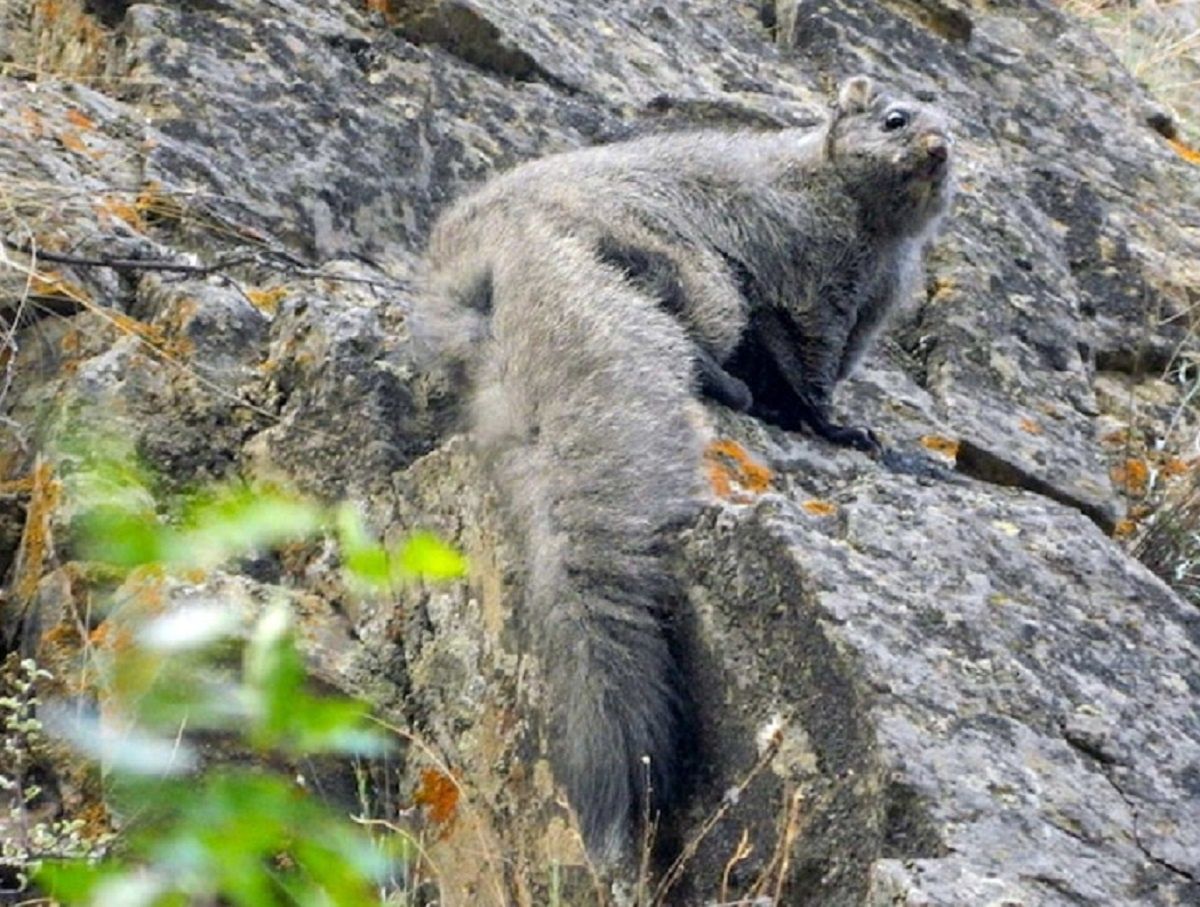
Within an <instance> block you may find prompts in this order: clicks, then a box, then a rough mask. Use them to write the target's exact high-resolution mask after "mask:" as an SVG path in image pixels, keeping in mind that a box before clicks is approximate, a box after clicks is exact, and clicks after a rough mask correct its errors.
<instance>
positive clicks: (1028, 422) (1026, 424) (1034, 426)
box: [1020, 417, 1044, 435]
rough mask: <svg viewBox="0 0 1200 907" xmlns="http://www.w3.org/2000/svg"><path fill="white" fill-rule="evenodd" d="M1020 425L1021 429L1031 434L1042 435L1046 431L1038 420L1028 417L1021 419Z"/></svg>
mask: <svg viewBox="0 0 1200 907" xmlns="http://www.w3.org/2000/svg"><path fill="white" fill-rule="evenodd" d="M1020 426H1021V431H1023V432H1027V433H1029V434H1031V435H1040V434H1041V433H1042V432H1043V431H1044V429H1043V428H1042V426H1041V425H1040V424H1038V422H1037V421H1035V420H1034V419H1030V418H1028V417H1026V418H1024V419H1022V420H1021V422H1020Z"/></svg>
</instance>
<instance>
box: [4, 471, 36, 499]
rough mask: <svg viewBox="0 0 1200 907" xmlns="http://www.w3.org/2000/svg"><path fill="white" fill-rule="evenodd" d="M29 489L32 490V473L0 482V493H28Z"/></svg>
mask: <svg viewBox="0 0 1200 907" xmlns="http://www.w3.org/2000/svg"><path fill="white" fill-rule="evenodd" d="M31 491H33V476H32V475H28V476H22V477H21V478H19V479H9V480H8V481H5V482H0V494H29V492H31Z"/></svg>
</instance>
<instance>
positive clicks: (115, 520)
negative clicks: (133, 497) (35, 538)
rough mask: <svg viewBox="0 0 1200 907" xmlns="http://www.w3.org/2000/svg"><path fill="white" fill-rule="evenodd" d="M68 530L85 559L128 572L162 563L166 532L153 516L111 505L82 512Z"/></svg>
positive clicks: (167, 543)
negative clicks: (76, 540) (75, 539)
mask: <svg viewBox="0 0 1200 907" xmlns="http://www.w3.org/2000/svg"><path fill="white" fill-rule="evenodd" d="M71 528H72V530H73V532H74V533H75V534H76V536H77V538H78V539H79V548H80V556H81V557H82V558H83V559H84V560H89V561H100V562H101V563H105V564H112V565H113V566H115V567H121V568H123V569H127V570H128V569H132V568H133V567H140V566H142V565H143V564H151V563H156V562H158V561H161V560H162V559H163V557H164V554H165V552H166V550H167V547H168V545H169V542H168V536H169V532H168V531H167V530H165V529H164V528H163V527H162V526H160V525H159V524H158V520H157V519H156V518H155V516H154V514H153V513H144V512H135V511H132V510H127V509H124V508H122V507H119V506H116V505H112V504H108V505H104V506H101V507H96V508H93V509H91V510H88V511H85V512H84V513H82V514H80V515H79V516H78V517H76V518H75V520H73V521H72V523H71Z"/></svg>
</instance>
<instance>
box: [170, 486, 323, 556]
mask: <svg viewBox="0 0 1200 907" xmlns="http://www.w3.org/2000/svg"><path fill="white" fill-rule="evenodd" d="M322 520H323V513H322V510H321V508H320V507H318V506H317V505H315V504H313V503H311V502H309V501H306V500H303V499H301V498H298V497H294V496H291V495H288V494H285V493H283V492H279V491H272V490H256V489H253V488H244V487H243V488H227V489H224V490H222V491H219V492H218V493H216V494H215V495H211V496H209V497H207V498H201V499H197V500H196V501H195V502H193V504H192V506H191V507H190V508H189V509H188V512H187V513H186V515H185V523H186V524H187V526H188V528H187V529H186V530H184V531H183V532H181V533H179V535H178V536H176V537H175V538H173V539H172V544H171V545H170V546H169V547H168V548H167V550H166V551H165V552H164V560H165V561H167V562H168V563H170V564H172V565H174V566H185V567H200V568H210V567H215V566H218V565H219V564H221V563H223V562H225V561H227V560H230V559H231V558H235V557H242V556H245V555H248V554H253V553H255V552H257V551H262V550H266V549H269V548H272V547H275V546H277V545H281V544H284V543H286V542H293V541H299V540H301V539H305V538H309V537H310V536H312V535H313V534H315V533H316V531H317V530H318V529H319V528H320V526H321V523H322Z"/></svg>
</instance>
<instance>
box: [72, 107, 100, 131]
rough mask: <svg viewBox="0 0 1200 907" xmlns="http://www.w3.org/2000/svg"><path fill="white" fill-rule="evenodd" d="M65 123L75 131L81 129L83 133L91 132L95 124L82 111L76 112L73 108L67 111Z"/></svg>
mask: <svg viewBox="0 0 1200 907" xmlns="http://www.w3.org/2000/svg"><path fill="white" fill-rule="evenodd" d="M67 122H68V123H70V124H71V125H72V126H74V127H75V128H76V129H82V130H84V131H85V132H91V131H93V130H95V128H96V124H95V123H93V122H92V119H91V117H89V116H88V115H87V114H86V113H84V112H83V111H82V110H76V109H75V108H74V107H72V108H70V109H69V110H68V111H67Z"/></svg>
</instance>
